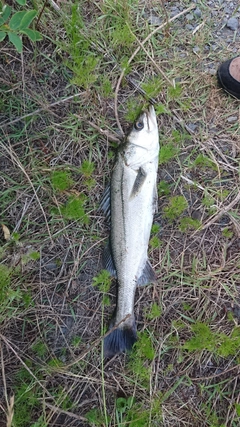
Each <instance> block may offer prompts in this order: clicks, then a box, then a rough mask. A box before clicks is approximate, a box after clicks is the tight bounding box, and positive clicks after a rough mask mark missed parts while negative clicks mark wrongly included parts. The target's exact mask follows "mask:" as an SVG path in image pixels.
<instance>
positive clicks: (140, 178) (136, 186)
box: [130, 167, 147, 198]
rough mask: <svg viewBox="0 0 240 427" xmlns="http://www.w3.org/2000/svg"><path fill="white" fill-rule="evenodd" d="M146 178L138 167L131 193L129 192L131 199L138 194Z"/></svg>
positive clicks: (143, 171)
mask: <svg viewBox="0 0 240 427" xmlns="http://www.w3.org/2000/svg"><path fill="white" fill-rule="evenodd" d="M146 177H147V174H146V172H145V170H144V169H143V168H142V167H140V168H139V169H138V173H137V176H136V179H135V181H134V184H133V188H132V192H131V196H130V197H131V198H132V197H135V196H136V195H137V194H138V193H139V191H140V190H141V187H142V185H143V183H144V181H145V179H146Z"/></svg>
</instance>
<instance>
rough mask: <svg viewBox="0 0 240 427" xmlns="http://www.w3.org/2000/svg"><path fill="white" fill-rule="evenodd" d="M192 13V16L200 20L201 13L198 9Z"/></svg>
mask: <svg viewBox="0 0 240 427" xmlns="http://www.w3.org/2000/svg"><path fill="white" fill-rule="evenodd" d="M193 13H194V15H195V16H196V17H197V18H201V16H202V11H201V10H200V9H199V7H197V8H196V9H195V10H194V11H193Z"/></svg>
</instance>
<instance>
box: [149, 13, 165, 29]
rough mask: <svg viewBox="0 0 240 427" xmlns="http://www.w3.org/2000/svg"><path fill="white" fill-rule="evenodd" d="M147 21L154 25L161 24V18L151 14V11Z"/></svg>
mask: <svg viewBox="0 0 240 427" xmlns="http://www.w3.org/2000/svg"><path fill="white" fill-rule="evenodd" d="M148 22H149V24H150V25H156V27H158V26H159V25H161V24H162V20H161V19H160V18H159V17H158V16H156V15H153V14H152V13H151V15H150V16H149V18H148Z"/></svg>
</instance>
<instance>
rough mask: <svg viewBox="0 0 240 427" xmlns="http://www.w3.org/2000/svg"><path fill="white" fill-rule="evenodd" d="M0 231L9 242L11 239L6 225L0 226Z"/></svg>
mask: <svg viewBox="0 0 240 427" xmlns="http://www.w3.org/2000/svg"><path fill="white" fill-rule="evenodd" d="M2 230H3V235H4V239H5V240H9V239H10V237H11V233H10V231H9V228H7V226H6V225H4V224H2Z"/></svg>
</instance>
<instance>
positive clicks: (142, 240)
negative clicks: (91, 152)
mask: <svg viewBox="0 0 240 427" xmlns="http://www.w3.org/2000/svg"><path fill="white" fill-rule="evenodd" d="M158 158H159V133H158V125H157V118H156V113H155V109H154V107H153V106H152V105H150V106H149V107H148V109H147V110H146V111H143V112H142V113H141V114H140V116H139V117H138V119H137V120H136V122H135V124H134V126H133V128H132V130H131V131H130V133H129V135H128V136H127V138H126V140H125V142H124V143H123V144H121V147H120V148H119V150H118V153H117V158H116V162H115V164H114V167H113V171H112V176H111V181H110V184H109V186H108V187H107V188H106V190H105V192H104V195H103V198H102V201H101V204H100V209H101V210H102V211H103V212H104V213H105V215H106V218H107V219H108V221H109V222H110V236H109V241H108V244H107V245H106V247H105V249H104V251H103V268H104V269H106V270H108V271H109V272H110V274H111V276H113V277H115V278H116V279H117V284H118V287H117V289H118V291H117V305H116V310H115V312H114V314H113V317H112V320H111V323H110V326H109V329H112V331H111V332H110V333H109V334H108V335H107V336H106V337H105V339H104V357H105V358H112V357H113V356H115V355H116V354H119V353H125V352H128V351H130V350H131V349H132V347H133V345H134V343H135V342H136V340H137V332H136V322H135V316H134V297H135V292H136V287H137V286H144V285H146V284H148V283H153V282H156V275H155V273H154V270H153V268H152V266H151V264H150V261H149V259H148V253H147V252H148V244H149V239H150V233H151V227H152V223H153V215H154V213H155V212H156V210H157V202H158V195H157V170H158Z"/></svg>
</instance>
